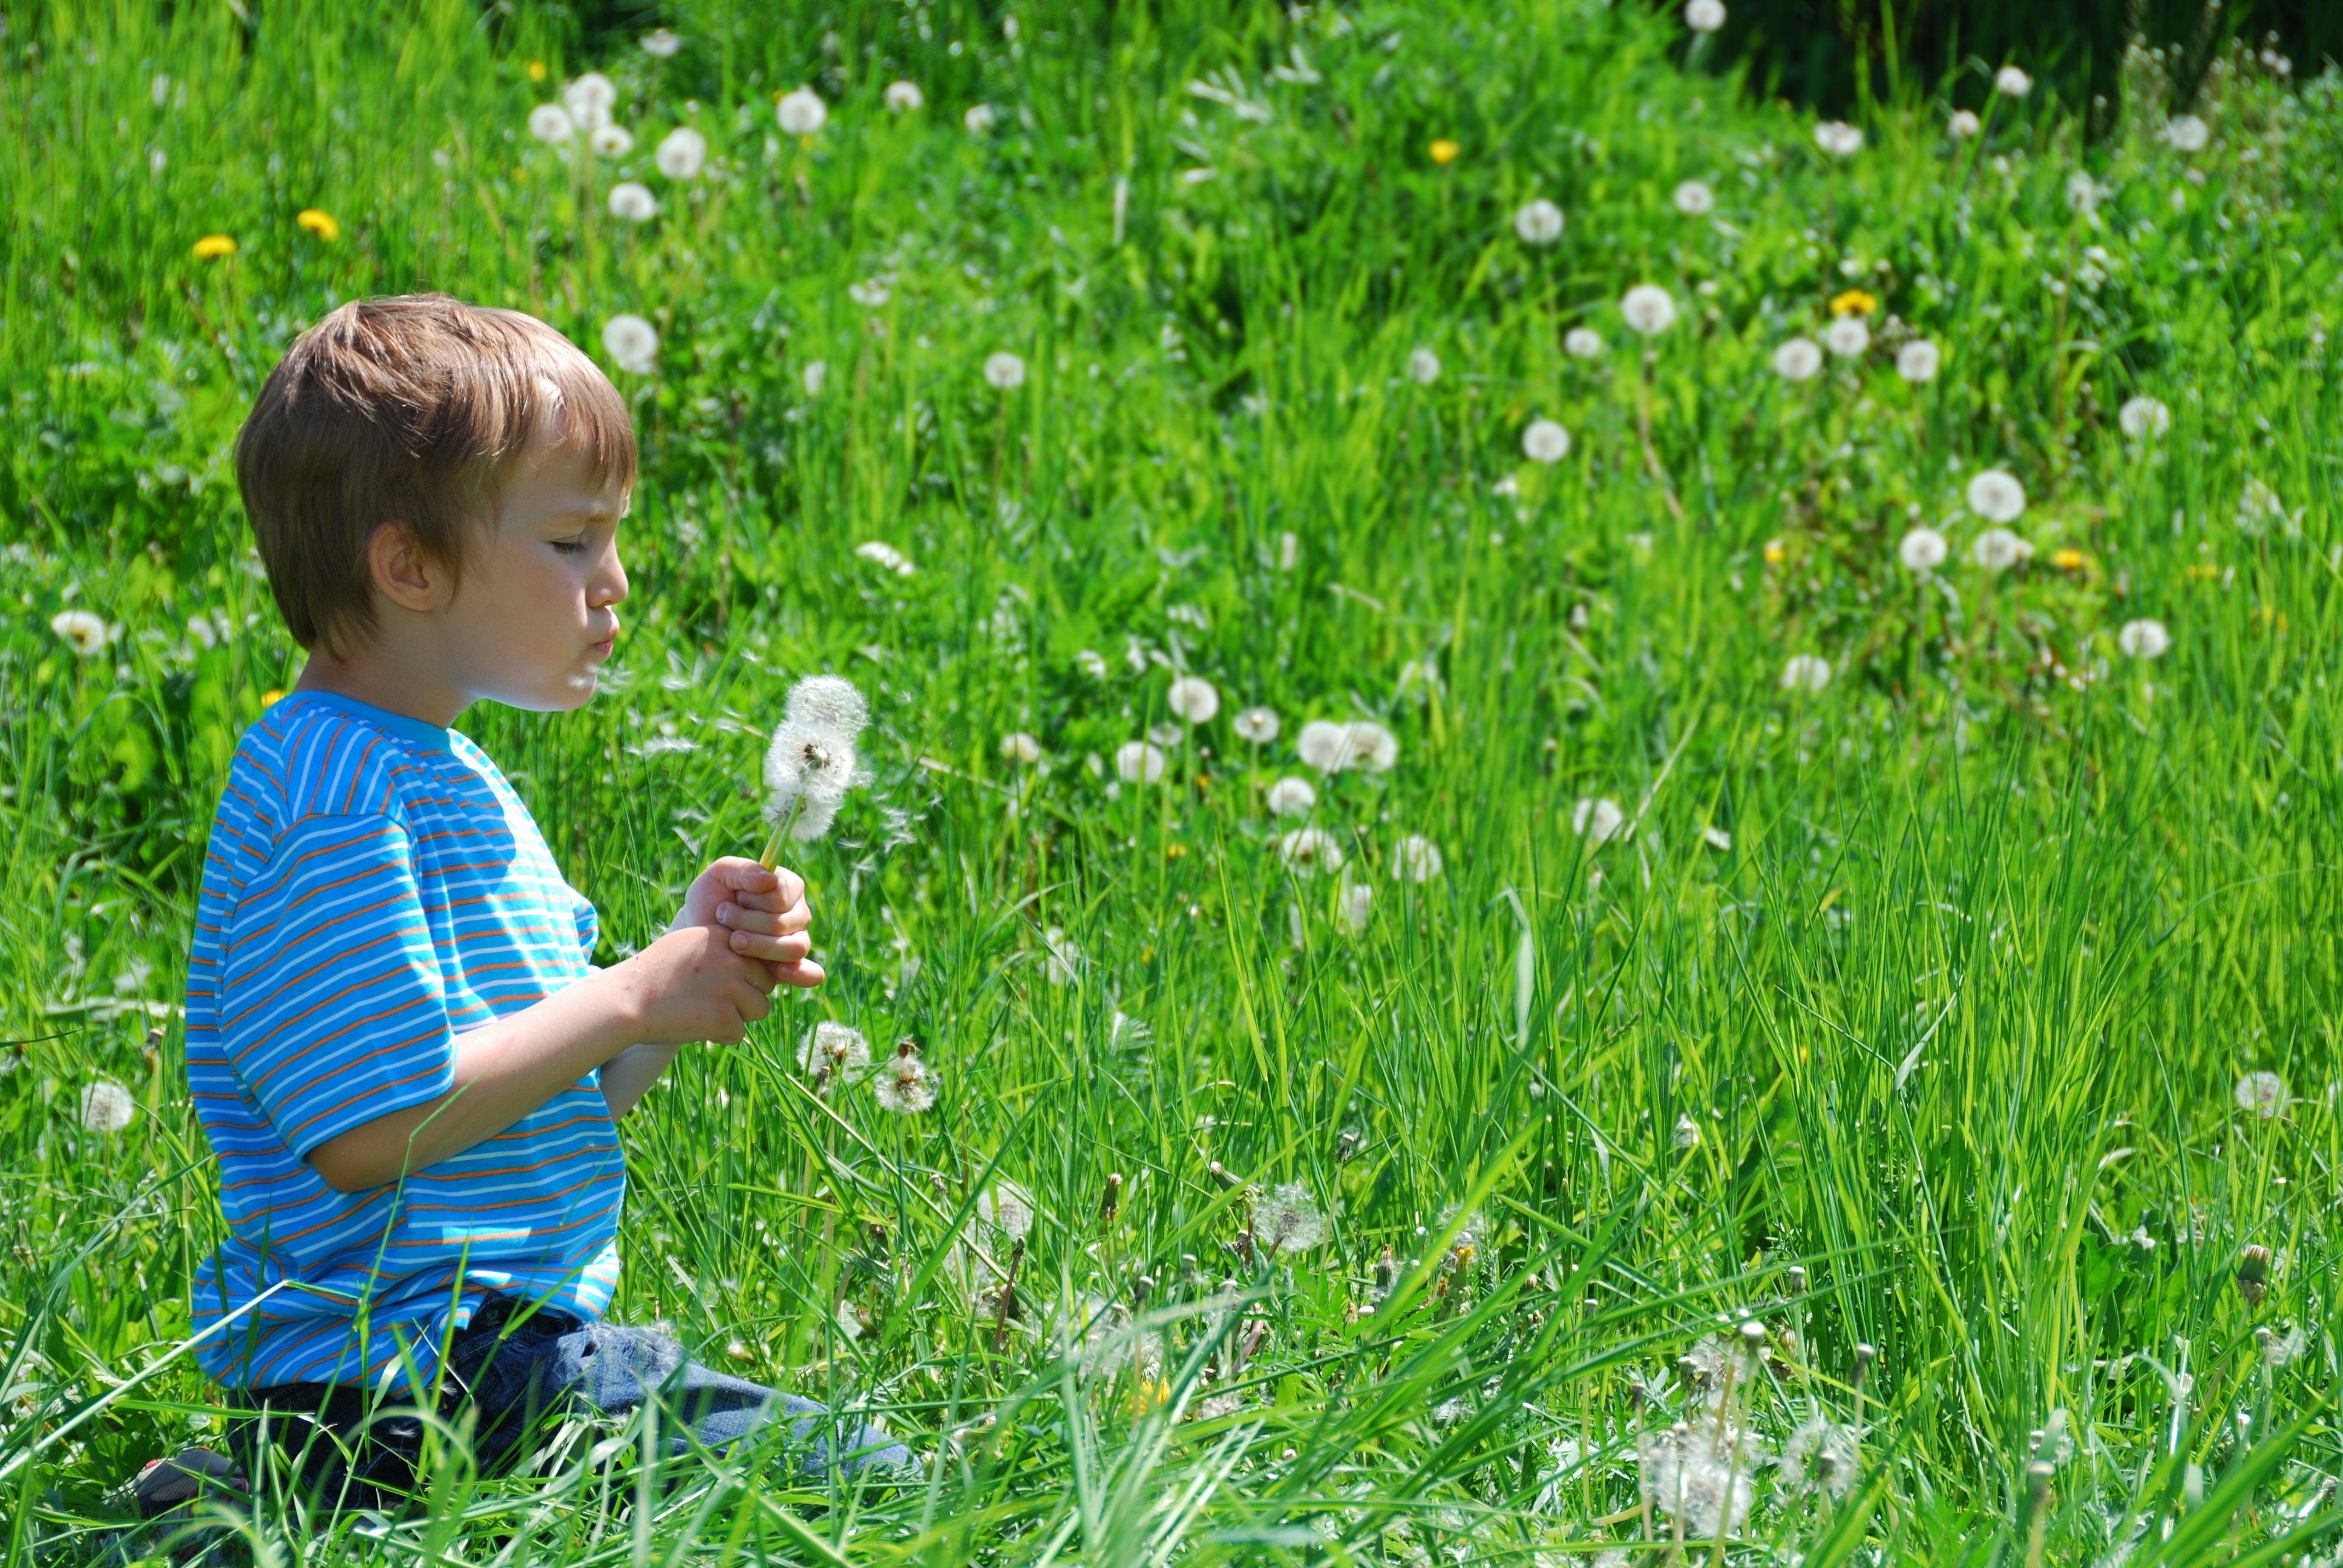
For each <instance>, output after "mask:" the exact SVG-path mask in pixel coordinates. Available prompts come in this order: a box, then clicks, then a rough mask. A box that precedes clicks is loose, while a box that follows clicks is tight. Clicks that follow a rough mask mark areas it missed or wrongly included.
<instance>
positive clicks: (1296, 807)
mask: <svg viewBox="0 0 2343 1568" xmlns="http://www.w3.org/2000/svg"><path fill="white" fill-rule="evenodd" d="M1267 804H1268V806H1269V811H1270V815H1271V816H1272V817H1307V816H1308V815H1310V813H1311V812H1312V810H1313V809H1316V807H1317V805H1318V791H1317V790H1315V789H1312V788H1310V780H1308V779H1292V778H1286V779H1279V780H1278V781H1277V782H1276V783H1274V784H1272V785H1271V786H1270V787H1269V795H1268V801H1267Z"/></svg>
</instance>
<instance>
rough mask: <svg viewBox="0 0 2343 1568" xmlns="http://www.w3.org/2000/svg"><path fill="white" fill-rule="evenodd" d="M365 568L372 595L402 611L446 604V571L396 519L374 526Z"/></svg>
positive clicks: (405, 526) (429, 608) (412, 532)
mask: <svg viewBox="0 0 2343 1568" xmlns="http://www.w3.org/2000/svg"><path fill="white" fill-rule="evenodd" d="M367 569H368V572H369V574H370V575H371V576H372V577H373V578H374V586H375V591H376V592H377V593H379V594H381V595H382V596H383V598H387V599H388V600H390V602H391V603H393V604H395V605H397V606H398V607H399V608H401V609H411V610H417V611H427V610H433V609H437V608H439V606H440V605H441V604H442V603H443V602H444V601H445V600H446V598H447V588H448V587H449V584H448V583H447V571H446V569H445V568H442V567H441V566H440V564H439V563H438V562H437V561H436V560H433V559H432V558H430V557H429V556H427V555H426V554H425V553H424V551H423V549H422V547H421V544H420V542H419V541H418V540H417V538H416V537H415V530H414V529H413V528H408V527H407V525H406V524H405V523H402V522H400V521H398V520H397V519H396V518H393V519H391V520H389V521H387V522H383V523H377V525H375V530H374V534H373V536H372V537H371V538H368V539H367Z"/></svg>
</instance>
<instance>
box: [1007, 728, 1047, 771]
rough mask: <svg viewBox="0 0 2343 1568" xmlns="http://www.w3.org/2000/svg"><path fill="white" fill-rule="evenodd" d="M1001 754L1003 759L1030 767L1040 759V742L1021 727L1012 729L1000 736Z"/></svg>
mask: <svg viewBox="0 0 2343 1568" xmlns="http://www.w3.org/2000/svg"><path fill="white" fill-rule="evenodd" d="M1001 759H1002V760H1003V761H1006V762H1015V763H1019V764H1021V765H1022V766H1024V767H1027V768H1031V766H1032V765H1033V764H1034V763H1036V762H1039V761H1040V760H1041V742H1040V741H1039V740H1036V739H1034V738H1033V737H1032V736H1031V735H1028V734H1027V733H1025V731H1023V730H1022V729H1013V730H1011V731H1010V732H1009V733H1008V734H1006V735H1004V736H1002V737H1001Z"/></svg>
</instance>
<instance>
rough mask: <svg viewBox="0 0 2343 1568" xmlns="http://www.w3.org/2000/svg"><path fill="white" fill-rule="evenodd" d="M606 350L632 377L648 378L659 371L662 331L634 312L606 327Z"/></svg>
mask: <svg viewBox="0 0 2343 1568" xmlns="http://www.w3.org/2000/svg"><path fill="white" fill-rule="evenodd" d="M602 347H604V348H605V349H607V350H608V352H609V356H610V357H611V358H612V359H614V360H616V361H618V368H619V369H621V370H624V371H626V372H627V373H628V375H630V376H648V375H649V374H650V373H651V372H652V371H654V370H657V369H658V368H659V328H658V327H653V326H652V325H651V324H650V323H649V322H648V321H646V320H644V319H643V318H642V317H639V316H637V315H635V314H633V313H632V312H631V311H628V312H623V313H621V314H619V315H617V316H613V317H610V319H609V320H608V321H606V322H604V323H603V324H602Z"/></svg>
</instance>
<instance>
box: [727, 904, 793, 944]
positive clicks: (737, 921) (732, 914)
mask: <svg viewBox="0 0 2343 1568" xmlns="http://www.w3.org/2000/svg"><path fill="white" fill-rule="evenodd" d="M716 923H717V924H718V925H719V926H723V927H725V928H726V929H728V930H735V931H754V932H756V933H758V934H759V935H761V936H768V937H786V936H790V935H793V934H794V933H796V932H798V931H802V930H806V929H807V928H808V927H809V926H811V925H812V924H813V911H812V910H809V909H807V908H806V907H805V906H804V905H803V904H799V905H797V906H795V907H794V908H791V909H788V910H782V911H781V912H780V913H779V914H772V913H769V912H768V911H765V910H750V909H743V908H742V907H741V906H739V904H726V905H723V906H722V907H720V908H719V909H718V910H717V911H716Z"/></svg>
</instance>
